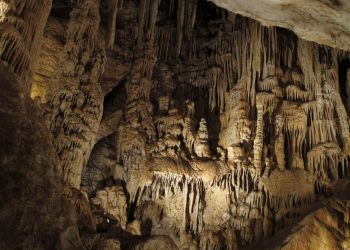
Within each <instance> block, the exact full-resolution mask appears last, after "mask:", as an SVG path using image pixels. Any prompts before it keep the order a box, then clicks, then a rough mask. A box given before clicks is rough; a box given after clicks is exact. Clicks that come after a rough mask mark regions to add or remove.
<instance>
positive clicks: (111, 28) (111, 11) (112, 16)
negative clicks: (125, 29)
mask: <svg viewBox="0 0 350 250" xmlns="http://www.w3.org/2000/svg"><path fill="white" fill-rule="evenodd" d="M108 7H109V8H108V35H107V38H106V47H107V48H112V47H113V46H114V42H115V29H116V22H117V11H118V0H109V1H108Z"/></svg>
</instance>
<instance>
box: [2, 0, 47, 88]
mask: <svg viewBox="0 0 350 250" xmlns="http://www.w3.org/2000/svg"><path fill="white" fill-rule="evenodd" d="M50 8H51V1H49V0H47V1H35V0H24V1H1V2H0V22H1V27H0V29H1V32H0V55H1V57H0V60H1V61H2V62H3V63H7V64H8V66H9V68H10V69H11V70H12V71H13V72H14V73H16V74H17V75H18V76H19V77H20V78H21V79H22V80H23V81H24V82H25V83H26V86H23V87H24V88H25V89H26V90H27V91H29V89H30V84H29V83H30V81H31V78H32V76H33V74H34V68H33V66H34V65H35V60H36V56H37V54H38V52H39V49H40V45H41V41H42V36H43V31H44V26H45V24H46V20H47V17H48V15H49V10H50ZM37 12H42V13H45V15H37Z"/></svg>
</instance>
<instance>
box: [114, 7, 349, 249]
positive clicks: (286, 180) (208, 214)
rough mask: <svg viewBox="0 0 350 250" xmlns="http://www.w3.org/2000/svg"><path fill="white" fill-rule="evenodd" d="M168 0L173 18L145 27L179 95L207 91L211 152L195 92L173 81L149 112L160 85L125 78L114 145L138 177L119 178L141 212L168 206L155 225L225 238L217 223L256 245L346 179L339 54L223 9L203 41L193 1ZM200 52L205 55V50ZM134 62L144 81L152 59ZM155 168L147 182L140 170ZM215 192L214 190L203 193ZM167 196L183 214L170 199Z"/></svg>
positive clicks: (207, 245) (346, 126)
mask: <svg viewBox="0 0 350 250" xmlns="http://www.w3.org/2000/svg"><path fill="white" fill-rule="evenodd" d="M173 4H174V2H171V3H170V2H169V5H168V7H167V9H166V10H165V12H166V13H168V18H170V19H171V18H174V20H173V23H171V24H169V22H166V23H165V24H164V25H163V24H162V23H160V24H159V25H158V26H157V28H156V29H155V28H154V27H152V28H151V31H149V32H153V30H154V29H155V30H156V34H155V37H156V42H157V43H158V50H157V56H158V60H159V61H161V62H162V64H160V65H161V66H160V69H159V70H160V72H165V70H164V69H163V68H164V64H168V65H170V70H172V71H173V72H174V74H175V75H176V79H177V80H178V84H179V85H181V84H182V86H184V85H187V87H182V88H184V89H185V90H184V92H185V93H187V91H191V89H192V88H195V89H197V90H199V89H205V90H206V91H207V93H208V99H207V101H208V102H207V103H205V104H204V105H206V107H208V108H209V110H211V111H213V112H217V113H218V116H219V119H220V126H221V127H220V133H219V135H218V137H219V138H218V142H217V144H218V145H217V147H216V150H212V149H213V147H209V144H210V139H211V138H213V137H211V135H210V132H211V126H213V123H212V121H210V119H209V122H207V121H206V120H205V119H201V118H202V117H196V116H197V115H198V113H197V106H196V105H195V104H194V103H197V104H198V101H197V100H196V99H195V97H194V96H191V94H190V95H188V94H186V96H187V97H189V98H190V100H188V101H187V102H186V103H179V102H178V101H177V100H175V99H173V98H176V97H173V96H172V95H173V94H174V90H173V89H172V88H170V90H169V91H168V92H167V93H162V94H159V93H158V92H157V93H158V95H160V96H158V98H157V101H158V110H157V107H156V106H153V105H152V104H151V101H150V99H149V96H150V95H149V93H150V92H152V91H155V89H156V88H157V86H155V87H154V89H150V88H152V84H151V83H150V82H149V81H147V82H146V83H147V84H143V85H142V84H140V83H139V82H140V81H137V80H134V81H132V80H131V81H129V82H128V84H129V86H128V99H129V101H128V103H129V104H128V106H127V109H126V117H127V118H126V122H127V121H128V122H129V128H128V125H127V123H124V124H123V125H122V126H121V127H120V129H122V130H124V131H125V132H124V133H121V135H122V136H121V137H119V140H118V144H119V145H118V146H117V149H118V150H119V151H118V152H119V157H121V159H122V162H123V164H124V167H125V168H126V169H127V171H129V170H130V169H132V168H134V167H135V166H136V169H137V173H138V174H139V175H142V176H143V177H137V176H136V175H134V177H135V178H134V179H133V178H131V179H128V180H127V183H128V182H129V184H127V185H128V187H130V189H129V191H130V192H131V193H132V197H134V196H135V195H136V194H137V197H138V199H137V201H135V203H136V206H138V207H140V209H141V208H142V204H143V203H147V202H150V201H152V202H156V203H157V204H158V205H160V206H161V207H162V208H163V209H164V215H163V217H164V219H163V220H164V221H167V223H168V224H166V222H163V223H162V222H159V221H161V220H162V219H161V218H158V221H157V223H158V224H160V225H161V227H162V228H163V230H164V231H163V232H169V230H174V231H175V232H182V233H192V234H194V235H198V237H199V235H201V234H206V233H207V234H210V235H211V236H210V237H214V236H213V235H215V234H218V235H220V234H222V232H221V231H220V230H217V229H213V228H215V226H219V225H220V227H221V228H225V227H226V226H225V225H226V224H228V225H230V230H235V231H236V232H237V235H235V239H236V237H239V239H240V240H239V243H238V245H245V244H248V243H252V242H253V241H256V240H259V239H260V237H262V236H269V235H272V234H273V233H275V232H276V229H277V228H279V227H280V226H281V225H283V223H284V221H288V220H289V219H293V218H296V217H298V216H301V215H302V214H303V213H304V212H305V211H307V209H309V208H310V207H312V206H313V204H315V202H316V201H317V197H318V193H324V194H327V195H328V194H329V192H331V191H330V190H331V189H332V188H331V187H332V183H333V182H334V181H335V180H336V179H338V178H339V177H343V176H345V175H346V172H347V159H348V154H349V151H348V138H349V136H348V134H349V124H348V116H347V113H346V110H345V108H344V104H343V103H342V100H341V96H340V94H339V87H338V69H337V64H338V59H337V55H338V51H336V50H335V49H331V48H327V47H324V46H320V45H317V44H314V43H311V42H307V41H304V40H302V39H298V38H297V37H295V36H294V35H293V34H291V33H289V32H288V31H285V30H280V29H277V28H275V27H263V26H261V25H260V24H259V23H257V22H255V21H253V20H250V19H247V18H243V17H240V16H238V15H234V14H230V13H226V12H223V13H221V14H220V15H221V16H220V18H219V19H220V20H219V21H218V23H219V24H220V25H217V26H216V28H217V29H219V31H218V32H216V33H215V34H212V36H211V37H210V38H208V36H205V38H203V37H202V36H201V32H200V31H199V30H196V29H195V27H196V26H195V25H194V22H193V20H196V15H198V13H197V11H195V10H194V9H193V8H195V6H196V5H197V2H193V1H189V2H187V1H186V3H184V2H182V1H178V2H176V3H175V4H177V5H176V6H177V8H174V6H173ZM160 6H162V5H160ZM146 9H147V10H149V9H151V8H146ZM174 9H176V10H177V13H176V14H175V13H173V12H174ZM162 11H164V10H160V11H159V12H160V13H161V14H163V12H162ZM213 23H214V22H213ZM198 26H200V25H199V24H198ZM198 26H197V27H198ZM142 32H143V33H144V32H145V31H142ZM175 35H176V37H177V39H176V40H174V39H171V38H172V37H174V36H175ZM184 37H185V38H184ZM204 39H206V40H204ZM204 41H205V42H204ZM208 50H209V51H210V54H207V53H204V52H203V51H208ZM179 59H180V62H179ZM150 61H151V62H153V60H150ZM152 66H153V64H152ZM134 67H135V69H137V71H138V72H136V71H132V72H134V73H132V75H141V76H142V75H145V74H146V75H147V74H148V79H150V74H151V73H152V71H153V67H148V68H147V70H149V71H148V73H146V72H145V71H144V70H145V69H146V67H139V66H138V61H135V62H134ZM167 71H169V69H167ZM170 75H171V74H170ZM134 78H135V77H134ZM131 79H133V78H132V77H131ZM158 80H159V79H158ZM158 80H156V81H158ZM161 80H163V81H166V82H164V83H158V85H161V86H165V88H166V87H169V84H172V82H173V80H172V78H171V77H170V76H169V75H168V77H162V75H160V81H161ZM141 82H142V81H141ZM133 83H135V84H136V86H135V88H133V89H132V88H131V86H132V84H133ZM162 84H163V85H162ZM179 85H178V86H179ZM174 89H176V87H175V88H174ZM133 91H134V92H133ZM145 92H146V93H145ZM165 92H166V91H165ZM136 98H138V99H137V100H138V101H137V102H132V101H133V100H134V99H136ZM140 103H142V108H141V107H139V106H138V104H140ZM131 104H132V106H131ZM202 105H203V103H202ZM152 106H153V111H150V110H152V108H150V107H152ZM191 108H192V111H191ZM154 110H156V112H155V111H154ZM131 111H133V112H132V113H131ZM188 113H190V114H193V115H187V114H188ZM128 114H129V115H128ZM131 114H135V115H134V118H133V119H132V118H131V117H132V116H131ZM136 114H138V116H137V115H136ZM152 116H153V117H155V118H152ZM128 117H129V118H128ZM198 118H199V119H198ZM132 121H134V125H132ZM140 121H143V122H142V123H140ZM199 121H200V122H199ZM153 124H155V125H156V126H154V125H153ZM132 127H134V128H137V129H131V128H132ZM141 127H142V132H141V131H140V129H139V128H141ZM197 129H198V130H197ZM126 131H127V132H126ZM196 142H198V143H200V145H201V146H198V147H196ZM132 147H134V148H135V147H138V148H135V149H134V151H133V152H134V153H136V154H138V157H131V153H130V152H131V148H132ZM125 148H127V149H125ZM120 150H121V151H120ZM136 158H137V159H138V160H136V161H135V162H132V161H133V160H135V159H136ZM151 159H152V160H151ZM213 166H215V167H217V168H220V170H218V169H215V170H214V169H213ZM215 167H214V168H215ZM145 173H150V174H145ZM152 173H154V178H153V179H152V178H149V177H146V176H152V175H153V174H152ZM191 183H192V184H191ZM199 183H201V184H200V185H199ZM219 190H221V191H219ZM215 191H217V192H221V193H220V195H217V197H214V195H211V193H214V192H215ZM179 196H180V197H183V200H182V201H180V200H178V197H179ZM172 199H173V200H177V201H178V202H179V204H181V205H180V207H182V212H179V209H174V208H172V207H171V206H173V205H172V204H173V203H171V200H172ZM165 201H167V202H168V203H169V204H168V203H167V202H165ZM218 202H222V204H220V206H219V207H218V208H217V209H216V210H215V209H212V208H211V206H212V205H209V204H212V203H214V204H216V205H217V204H218ZM204 204H206V205H204ZM176 207H178V206H176ZM180 207H178V208H180ZM189 208H190V210H188V209H189ZM178 214H181V216H178ZM180 217H181V218H182V219H181V220H180ZM180 222H181V224H180ZM176 223H177V224H176ZM217 223H219V225H218V224H217ZM220 223H221V224H220ZM174 225H176V226H174ZM179 225H182V227H180V226H179ZM166 228H167V229H166ZM169 228H170V229H169ZM208 232H210V233H208ZM203 237H204V236H203ZM208 237H209V236H208ZM210 237H209V238H210ZM214 238H215V237H214ZM215 242H216V241H215V240H212V241H209V240H208V239H205V238H203V239H202V238H201V239H200V240H199V244H200V246H202V247H203V249H217V248H218V247H219V246H218V244H219V243H218V242H216V243H215ZM224 244H226V243H224ZM235 244H236V242H235Z"/></svg>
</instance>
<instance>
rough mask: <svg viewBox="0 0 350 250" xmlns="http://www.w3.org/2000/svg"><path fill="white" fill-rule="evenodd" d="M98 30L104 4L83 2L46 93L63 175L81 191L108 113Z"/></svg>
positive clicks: (76, 10)
mask: <svg viewBox="0 0 350 250" xmlns="http://www.w3.org/2000/svg"><path fill="white" fill-rule="evenodd" d="M99 25H100V14H99V1H91V0H86V1H80V2H78V3H77V5H76V6H75V7H74V9H73V10H72V11H71V13H70V20H69V23H68V29H67V32H66V42H65V45H64V47H63V52H62V54H61V55H60V61H59V62H58V65H57V69H56V71H55V74H54V75H53V76H52V80H51V81H52V82H51V88H50V91H49V93H47V95H48V97H47V99H48V102H47V108H46V116H47V120H48V125H49V128H50V130H51V132H52V135H53V138H54V139H53V145H54V147H55V149H56V151H57V154H58V155H59V157H60V164H59V169H61V171H62V173H63V176H64V180H65V181H66V182H67V183H69V184H70V185H71V186H73V187H76V188H80V182H81V172H82V169H83V167H84V166H85V165H86V164H87V161H88V159H89V157H90V152H91V150H92V147H93V146H94V144H95V141H96V135H97V132H98V128H99V124H100V121H101V118H102V113H103V93H102V90H101V86H100V84H99V77H100V76H101V74H102V72H103V67H104V64H105V60H106V59H105V47H104V43H103V42H101V39H100V38H99Z"/></svg>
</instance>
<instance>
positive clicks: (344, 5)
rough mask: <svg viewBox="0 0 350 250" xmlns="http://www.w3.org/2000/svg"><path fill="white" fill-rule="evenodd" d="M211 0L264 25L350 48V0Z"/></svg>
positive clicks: (331, 44) (340, 47) (336, 46)
mask: <svg viewBox="0 0 350 250" xmlns="http://www.w3.org/2000/svg"><path fill="white" fill-rule="evenodd" d="M211 1H212V2H213V3H215V4H216V5H218V6H220V7H222V8H224V9H226V10H229V11H232V12H234V13H237V14H240V15H243V16H247V17H250V18H252V19H255V20H257V21H259V22H261V23H262V24H263V25H266V26H278V27H282V28H285V29H289V30H292V31H294V32H295V33H296V34H297V35H298V36H299V37H301V38H303V39H305V40H308V41H312V42H317V43H320V44H324V45H328V46H331V47H335V48H338V49H343V50H349V49H350V46H349V43H348V41H349V38H350V36H349V34H350V27H349V25H348V23H349V21H350V3H349V2H348V1H346V0H335V1H325V0H313V1H303V0H298V1H294V0H279V1H272V0H262V1H261V0H254V1H245V0H211Z"/></svg>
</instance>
